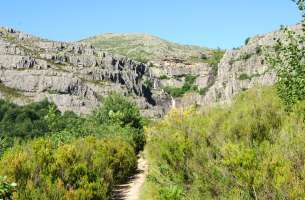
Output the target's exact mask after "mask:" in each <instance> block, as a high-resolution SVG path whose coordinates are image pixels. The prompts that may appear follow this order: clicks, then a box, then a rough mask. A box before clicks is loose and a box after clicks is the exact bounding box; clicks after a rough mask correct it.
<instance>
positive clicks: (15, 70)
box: [0, 26, 301, 117]
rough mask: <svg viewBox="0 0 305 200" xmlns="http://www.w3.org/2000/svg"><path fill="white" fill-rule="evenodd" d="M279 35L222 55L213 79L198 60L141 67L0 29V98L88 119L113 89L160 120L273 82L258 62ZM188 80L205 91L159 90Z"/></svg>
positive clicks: (263, 37) (262, 37)
mask: <svg viewBox="0 0 305 200" xmlns="http://www.w3.org/2000/svg"><path fill="white" fill-rule="evenodd" d="M292 28H293V29H295V30H300V28H301V26H295V27H292ZM281 37H282V33H281V32H273V33H268V34H265V35H259V36H256V37H254V38H252V39H250V41H249V42H248V44H247V45H245V46H243V47H241V48H240V49H237V50H228V51H226V53H225V54H224V56H223V58H222V59H221V61H220V63H219V64H218V70H217V75H215V73H214V71H213V68H212V67H211V66H210V65H209V64H207V63H203V62H201V63H200V62H198V63H196V62H195V63H192V64H190V63H187V62H184V61H181V60H177V59H172V60H163V61H160V62H159V63H149V64H148V65H146V64H142V63H139V62H136V61H133V60H130V59H128V58H126V57H123V56H117V55H112V54H110V53H107V52H104V51H101V50H98V49H95V48H94V47H92V46H91V45H87V44H84V43H65V42H54V41H48V40H43V39H40V38H37V37H34V36H31V35H28V34H25V33H21V32H18V31H15V30H12V29H4V28H0V98H9V99H11V100H13V101H14V102H16V103H19V104H25V103H29V102H31V101H40V100H42V99H44V98H47V99H49V100H50V101H53V102H54V103H55V104H56V105H57V106H58V107H59V109H60V110H61V111H69V110H71V111H74V112H76V113H81V114H88V113H90V112H91V111H92V109H94V108H95V107H97V106H98V105H99V104H100V103H101V102H102V99H103V97H105V96H107V95H108V94H109V93H111V92H114V91H115V92H118V93H120V94H124V95H126V96H128V97H129V98H130V99H131V100H132V101H134V102H135V103H137V105H138V106H139V107H140V109H141V112H142V114H144V115H145V116H148V117H161V116H162V115H163V114H164V113H165V112H166V111H167V110H168V109H170V108H171V107H172V106H175V107H179V106H189V105H191V104H195V103H196V104H199V105H206V104H212V103H215V102H227V101H230V100H231V99H232V98H233V97H234V96H235V95H236V94H238V93H239V92H240V91H242V90H246V89H248V88H251V87H253V86H255V85H257V84H261V85H272V84H274V83H275V81H276V75H275V73H274V72H273V71H272V69H270V68H269V67H268V65H267V64H266V62H265V61H264V59H263V48H264V47H268V46H270V45H272V44H273V43H274V40H273V39H274V38H281ZM165 57H166V56H165ZM187 75H192V76H193V77H195V82H194V85H195V86H198V88H199V89H202V90H204V92H203V93H200V94H199V92H191V93H187V94H185V95H184V96H183V97H182V98H175V99H172V98H171V96H170V95H168V94H167V93H166V92H165V91H164V90H163V88H165V87H177V88H181V87H182V86H183V85H184V83H185V78H186V76H187Z"/></svg>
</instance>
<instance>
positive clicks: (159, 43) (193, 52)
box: [81, 33, 211, 62]
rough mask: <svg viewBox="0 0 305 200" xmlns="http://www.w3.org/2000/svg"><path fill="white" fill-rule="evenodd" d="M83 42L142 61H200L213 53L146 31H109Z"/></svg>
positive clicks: (206, 49)
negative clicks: (145, 32) (149, 33)
mask: <svg viewBox="0 0 305 200" xmlns="http://www.w3.org/2000/svg"><path fill="white" fill-rule="evenodd" d="M81 42H86V43H89V44H91V45H93V46H95V47H97V48H100V49H103V50H106V51H109V52H112V53H115V54H120V55H124V56H127V57H129V58H132V59H134V60H138V61H141V62H148V61H155V62H157V61H162V60H166V59H170V58H172V59H173V58H176V59H180V60H189V61H191V60H197V61H200V60H201V58H204V57H206V56H210V54H211V50H209V49H208V48H204V47H199V46H192V45H181V44H177V43H174V42H169V41H166V40H163V39H161V38H159V37H156V36H152V35H148V34H144V33H122V34H119V33H107V34H102V35H97V36H94V37H90V38H87V39H84V40H82V41H81Z"/></svg>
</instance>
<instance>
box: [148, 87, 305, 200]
mask: <svg viewBox="0 0 305 200" xmlns="http://www.w3.org/2000/svg"><path fill="white" fill-rule="evenodd" d="M304 106H305V104H304V102H303V103H302V104H298V106H296V107H295V108H294V110H293V111H292V112H290V113H287V112H286V111H285V109H284V106H283V105H282V104H281V101H280V98H279V97H277V95H276V90H275V89H274V88H257V89H250V90H248V91H246V92H242V93H241V94H240V95H239V96H238V97H237V98H236V99H235V100H234V102H233V104H232V105H231V106H222V107H221V108H218V107H214V108H205V109H204V110H203V111H197V110H196V109H195V108H189V109H184V110H176V109H174V110H172V111H171V112H170V113H169V114H168V115H167V116H166V117H165V119H164V120H162V121H160V122H158V123H155V124H154V125H152V126H151V127H149V128H148V129H147V132H146V134H147V137H148V138H149V140H148V143H147V156H148V158H149V162H150V164H151V166H150V169H151V170H150V172H149V177H150V178H149V179H148V180H147V181H148V182H149V184H148V185H154V189H155V190H158V191H159V192H158V193H157V194H159V197H158V198H159V199H162V198H163V199H167V197H168V196H171V195H172V194H175V192H173V191H172V189H169V188H170V187H173V186H176V187H177V188H180V189H181V192H179V194H180V193H181V194H183V195H185V197H187V199H302V198H303V197H304V193H305V185H304V180H305V179H304V177H305V173H304V172H305V171H304V169H305V165H304V162H303V160H304V157H305V151H304V149H305V141H304V139H302V138H304V137H305V131H304V130H305V124H304V118H303V117H304V115H303V114H304ZM155 149H158V151H156V150H155ZM168 189H169V190H168ZM179 191H180V190H179ZM154 194H155V193H154ZM172 198H174V197H172ZM179 198H180V199H183V196H182V197H181V196H180V197H179Z"/></svg>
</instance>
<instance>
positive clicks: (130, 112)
mask: <svg viewBox="0 0 305 200" xmlns="http://www.w3.org/2000/svg"><path fill="white" fill-rule="evenodd" d="M93 119H94V121H95V123H98V124H102V126H103V128H105V126H108V125H111V126H112V127H113V126H115V125H118V126H120V127H121V128H125V129H126V130H130V131H128V132H129V133H132V138H133V141H134V142H135V145H136V148H135V149H136V152H138V151H140V150H142V149H143V147H144V143H145V138H144V134H143V121H142V117H141V115H140V111H139V109H138V108H137V107H136V105H135V104H134V103H131V102H130V101H128V100H127V99H126V98H124V97H123V96H121V95H119V94H117V93H113V94H111V95H109V96H108V97H107V98H106V99H105V100H104V102H103V105H102V106H101V107H100V108H99V109H97V110H96V111H95V112H94V116H93Z"/></svg>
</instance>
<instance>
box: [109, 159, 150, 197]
mask: <svg viewBox="0 0 305 200" xmlns="http://www.w3.org/2000/svg"><path fill="white" fill-rule="evenodd" d="M147 169H148V166H147V162H146V160H145V159H144V158H143V157H140V158H139V159H138V169H137V172H136V174H135V175H134V176H132V177H130V180H129V182H128V183H126V184H122V185H118V186H117V187H116V189H115V190H114V196H113V199H114V200H139V196H140V189H141V187H142V185H143V183H144V181H145V177H146V174H147Z"/></svg>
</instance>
